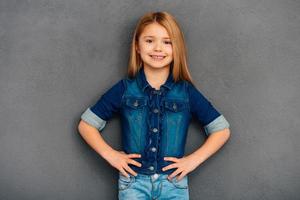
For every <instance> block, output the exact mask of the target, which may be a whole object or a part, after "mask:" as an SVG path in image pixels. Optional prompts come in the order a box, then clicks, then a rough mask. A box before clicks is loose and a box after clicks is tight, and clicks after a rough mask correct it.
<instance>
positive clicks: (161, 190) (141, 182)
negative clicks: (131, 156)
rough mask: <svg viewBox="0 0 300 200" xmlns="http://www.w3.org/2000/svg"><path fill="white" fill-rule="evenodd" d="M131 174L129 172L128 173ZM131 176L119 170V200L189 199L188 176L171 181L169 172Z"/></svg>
mask: <svg viewBox="0 0 300 200" xmlns="http://www.w3.org/2000/svg"><path fill="white" fill-rule="evenodd" d="M128 174H129V173H128ZM129 176H130V177H129V178H127V177H126V176H124V175H123V174H122V173H121V172H119V180H118V186H119V194H118V197H119V200H154V199H155V200H169V199H173V200H176V199H177V200H188V199H189V188H188V176H187V175H186V176H184V177H183V178H182V179H181V180H180V181H177V179H176V177H174V178H173V179H172V180H171V181H169V180H168V179H167V176H168V175H167V174H153V175H145V174H138V175H137V176H133V175H131V174H129Z"/></svg>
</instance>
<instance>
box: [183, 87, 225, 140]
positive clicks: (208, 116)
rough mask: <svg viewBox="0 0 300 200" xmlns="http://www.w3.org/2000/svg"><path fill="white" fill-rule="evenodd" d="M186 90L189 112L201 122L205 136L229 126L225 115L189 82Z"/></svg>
mask: <svg viewBox="0 0 300 200" xmlns="http://www.w3.org/2000/svg"><path fill="white" fill-rule="evenodd" d="M188 91H189V100H190V108H191V113H192V115H193V116H195V117H196V118H197V120H198V121H199V122H200V123H201V125H202V126H203V128H204V131H205V134H206V135H207V136H208V135H210V134H211V133H213V132H216V131H220V130H223V129H225V128H229V123H228V121H227V120H226V119H225V117H224V116H223V115H222V114H221V113H220V112H219V111H218V110H217V109H216V108H215V107H214V106H213V105H212V103H211V102H210V101H209V100H207V99H206V98H205V96H204V95H203V94H202V93H201V92H200V91H199V90H198V89H197V88H196V87H195V86H193V85H192V84H189V85H188Z"/></svg>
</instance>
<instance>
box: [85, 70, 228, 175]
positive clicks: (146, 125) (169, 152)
mask: <svg viewBox="0 0 300 200" xmlns="http://www.w3.org/2000/svg"><path fill="white" fill-rule="evenodd" d="M170 72H171V70H170ZM116 114H119V116H120V117H121V129H122V148H123V151H124V152H125V153H127V154H131V153H137V154H141V158H133V159H134V160H136V161H137V162H139V163H141V164H142V166H141V167H137V166H135V165H132V164H129V166H130V167H131V168H132V169H133V170H134V171H136V172H137V173H141V174H147V175H150V174H154V173H160V174H171V173H172V172H173V171H175V170H176V169H175V168H173V169H169V170H166V171H162V168H163V167H165V166H167V165H169V164H172V163H173V162H171V161H165V160H164V157H177V158H181V157H183V156H184V149H185V144H186V137H187V132H188V127H189V124H190V121H191V119H192V117H196V119H197V120H198V121H199V123H200V124H201V125H202V126H203V128H204V131H205V134H206V135H207V136H208V135H210V134H211V133H213V132H216V131H220V130H222V129H224V128H229V123H228V121H227V120H226V119H225V117H224V116H223V115H222V114H220V113H219V112H218V111H217V110H216V108H214V106H213V105H212V104H211V102H210V101H208V100H207V99H206V98H205V97H204V96H203V95H202V93H201V92H200V91H199V90H198V89H197V88H196V87H195V86H193V85H192V84H191V83H189V82H188V81H184V80H182V81H179V82H174V80H173V76H172V73H169V76H168V79H167V80H166V82H165V83H164V84H163V85H161V87H160V89H159V90H156V89H155V88H152V87H151V85H150V84H149V83H148V82H147V80H146V76H145V73H144V68H143V67H142V68H140V70H139V72H138V74H137V76H135V77H134V78H131V79H130V78H127V77H126V78H124V79H122V80H120V81H118V82H117V83H116V84H114V85H113V86H112V87H111V88H110V89H109V90H107V91H106V92H105V93H104V94H103V95H102V96H101V98H100V99H99V100H98V101H97V102H96V104H94V105H93V106H91V107H88V108H87V109H86V110H85V112H84V113H83V114H82V115H81V119H82V120H84V121H85V122H87V123H89V124H90V125H92V126H94V127H95V128H97V129H98V130H99V131H101V130H103V128H104V127H105V125H106V122H107V121H108V120H109V119H111V118H112V117H113V116H114V115H116Z"/></svg>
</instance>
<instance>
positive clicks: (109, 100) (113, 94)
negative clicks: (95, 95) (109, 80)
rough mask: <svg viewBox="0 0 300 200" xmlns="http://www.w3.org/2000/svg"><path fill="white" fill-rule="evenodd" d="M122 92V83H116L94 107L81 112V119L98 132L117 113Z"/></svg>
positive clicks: (123, 88)
mask: <svg viewBox="0 0 300 200" xmlns="http://www.w3.org/2000/svg"><path fill="white" fill-rule="evenodd" d="M124 90H125V87H124V81H123V80H120V81H118V82H117V83H116V84H114V85H113V86H112V87H111V88H110V89H108V90H107V91H106V92H105V93H104V94H103V95H102V96H101V97H100V99H99V100H98V101H97V102H96V103H95V104H94V105H92V106H90V107H88V108H87V109H86V110H85V111H84V112H83V114H82V115H81V119H82V120H84V121H85V122H87V123H88V124H90V125H91V126H93V127H95V128H97V129H98V130H99V131H101V130H103V128H104V127H105V125H106V122H107V121H108V120H109V119H111V118H112V117H113V116H114V114H117V113H119V111H120V107H121V100H122V95H123V93H124Z"/></svg>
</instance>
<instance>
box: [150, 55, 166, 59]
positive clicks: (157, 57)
mask: <svg viewBox="0 0 300 200" xmlns="http://www.w3.org/2000/svg"><path fill="white" fill-rule="evenodd" d="M151 57H152V58H155V59H163V58H164V56H151Z"/></svg>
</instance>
